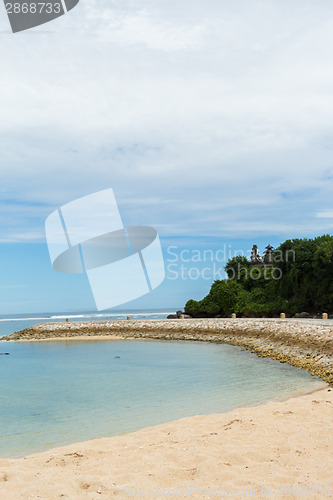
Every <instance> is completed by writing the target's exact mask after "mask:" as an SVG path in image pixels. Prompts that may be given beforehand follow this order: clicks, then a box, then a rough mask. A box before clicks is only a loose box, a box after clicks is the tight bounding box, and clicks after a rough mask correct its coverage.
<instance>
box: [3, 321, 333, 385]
mask: <svg viewBox="0 0 333 500" xmlns="http://www.w3.org/2000/svg"><path fill="white" fill-rule="evenodd" d="M78 337H81V338H82V337H85V338H98V337H103V338H105V337H109V338H110V340H111V339H112V338H114V339H115V338H118V339H119V338H121V339H153V340H168V341H170V340H171V341H201V342H216V343H226V344H231V345H237V346H242V347H245V348H246V349H248V350H250V351H251V352H254V353H256V354H257V355H258V356H261V357H269V358H272V359H277V360H279V361H280V362H282V363H289V364H291V365H293V366H297V367H300V368H303V369H306V370H308V371H310V372H311V373H312V374H313V375H316V376H319V377H321V378H322V379H323V380H325V381H326V382H328V383H330V384H331V385H333V321H331V320H326V321H325V320H310V319H283V320H282V319H252V318H251V319H242V318H239V319H230V318H214V319H175V320H170V319H169V320H167V319H165V320H126V321H124V320H119V321H116V320H115V321H87V322H66V323H43V324H39V325H35V326H33V327H31V328H27V329H26V330H22V331H20V332H16V333H13V334H11V335H9V336H7V337H3V338H2V339H1V340H8V341H10V340H13V341H37V340H59V339H60V340H68V339H71V340H74V339H75V338H78Z"/></svg>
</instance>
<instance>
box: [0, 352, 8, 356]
mask: <svg viewBox="0 0 333 500" xmlns="http://www.w3.org/2000/svg"><path fill="white" fill-rule="evenodd" d="M9 355H10V352H0V356H9Z"/></svg>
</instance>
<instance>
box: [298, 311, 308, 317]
mask: <svg viewBox="0 0 333 500" xmlns="http://www.w3.org/2000/svg"><path fill="white" fill-rule="evenodd" d="M309 316H310V313H307V312H301V313H296V314H295V318H308V317H309Z"/></svg>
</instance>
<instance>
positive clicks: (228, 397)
mask: <svg viewBox="0 0 333 500" xmlns="http://www.w3.org/2000/svg"><path fill="white" fill-rule="evenodd" d="M0 352H10V356H0V382H1V385H0V429H1V434H0V457H20V456H24V455H26V454H30V453H33V452H37V451H43V450H46V449H49V448H51V447H55V446H60V445H64V444H68V443H72V442H76V441H83V440H88V439H92V438H98V437H103V436H111V435H114V434H121V433H126V432H130V431H133V430H137V429H140V428H143V427H147V426H151V425H155V424H159V423H162V422H166V421H170V420H174V419H178V418H181V417H185V416H191V415H197V414H209V413H216V412H226V411H229V410H231V409H234V408H237V407H242V406H253V405H258V404H261V403H264V402H266V401H268V400H271V399H279V398H283V397H288V396H290V395H292V394H295V393H297V392H302V391H310V390H313V389H315V388H317V387H318V386H319V385H322V382H321V381H320V380H319V379H316V378H314V377H312V376H310V375H309V374H308V373H307V372H305V371H303V370H300V369H297V368H293V367H290V366H288V365H286V364H281V363H279V362H277V361H273V360H270V359H262V358H257V356H256V355H254V354H252V353H249V352H247V351H245V350H242V349H241V348H239V347H234V346H228V345H221V344H219V345H217V344H209V343H201V342H197V343H195V342H193V343H192V342H154V341H113V342H112V341H102V340H101V341H82V342H81V341H66V342H39V343H37V342H36V343H14V342H0ZM116 356H119V357H120V358H116Z"/></svg>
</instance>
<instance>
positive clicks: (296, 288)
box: [185, 235, 333, 317]
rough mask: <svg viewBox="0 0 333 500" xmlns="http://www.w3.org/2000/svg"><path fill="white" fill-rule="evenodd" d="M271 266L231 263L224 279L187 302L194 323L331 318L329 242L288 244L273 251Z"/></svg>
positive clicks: (332, 242) (332, 247)
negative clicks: (303, 314)
mask: <svg viewBox="0 0 333 500" xmlns="http://www.w3.org/2000/svg"><path fill="white" fill-rule="evenodd" d="M273 255H274V260H273V265H272V266H264V265H263V264H258V265H256V264H255V265H253V264H252V263H251V262H250V261H249V260H248V259H247V258H246V257H243V256H237V257H234V258H232V259H230V260H229V261H228V262H227V265H226V266H225V270H226V272H227V274H228V279H226V280H217V281H215V282H214V283H213V284H212V287H211V289H210V292H209V294H208V295H207V296H206V297H204V298H203V299H202V300H199V301H196V300H189V301H188V302H187V304H186V307H185V310H186V312H187V313H188V314H190V315H191V316H194V317H199V316H200V317H213V316H217V315H220V316H230V315H231V314H232V313H236V314H237V315H238V316H247V317H252V316H254V317H256V316H277V315H279V314H280V312H285V313H287V314H289V315H293V314H295V313H297V312H301V311H306V312H309V313H310V314H317V313H321V312H328V313H332V312H333V237H332V236H330V235H324V236H319V237H317V238H314V239H307V238H305V239H294V240H287V241H285V242H284V243H282V244H281V245H280V246H279V247H278V248H277V249H276V250H274V254H273Z"/></svg>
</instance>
